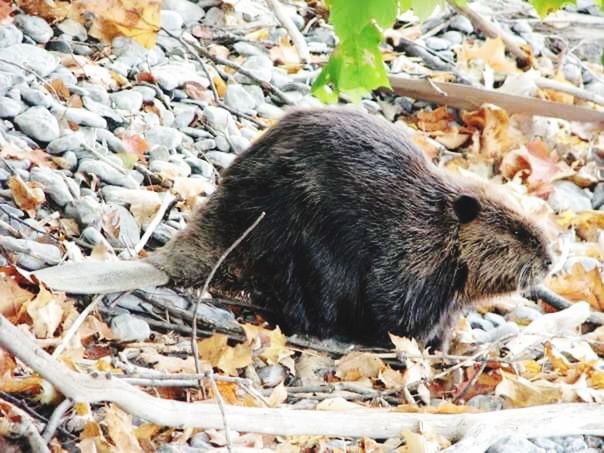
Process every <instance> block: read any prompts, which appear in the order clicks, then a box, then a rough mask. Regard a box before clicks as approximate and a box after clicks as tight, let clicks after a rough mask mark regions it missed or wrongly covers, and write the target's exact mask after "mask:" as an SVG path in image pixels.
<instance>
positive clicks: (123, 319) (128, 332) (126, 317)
mask: <svg viewBox="0 0 604 453" xmlns="http://www.w3.org/2000/svg"><path fill="white" fill-rule="evenodd" d="M111 332H112V333H113V335H114V336H115V338H116V339H117V340H120V341H143V340H146V339H147V338H149V336H150V335H151V329H150V328H149V324H147V322H146V321H144V320H143V319H141V318H137V317H135V316H132V315H131V314H128V313H124V314H122V315H118V316H116V317H115V318H113V319H112V320H111Z"/></svg>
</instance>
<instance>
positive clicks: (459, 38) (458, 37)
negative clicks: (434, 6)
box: [442, 30, 464, 46]
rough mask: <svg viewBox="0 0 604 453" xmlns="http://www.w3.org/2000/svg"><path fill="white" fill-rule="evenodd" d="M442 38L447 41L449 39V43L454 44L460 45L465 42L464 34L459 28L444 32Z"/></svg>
mask: <svg viewBox="0 0 604 453" xmlns="http://www.w3.org/2000/svg"><path fill="white" fill-rule="evenodd" d="M442 38H443V39H444V40H446V41H449V43H450V44H451V45H453V46H457V45H460V44H461V43H463V39H464V37H463V35H462V34H461V33H460V32H458V31H457V30H449V31H448V32H445V33H443V34H442Z"/></svg>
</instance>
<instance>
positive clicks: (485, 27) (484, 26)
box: [448, 0, 529, 67]
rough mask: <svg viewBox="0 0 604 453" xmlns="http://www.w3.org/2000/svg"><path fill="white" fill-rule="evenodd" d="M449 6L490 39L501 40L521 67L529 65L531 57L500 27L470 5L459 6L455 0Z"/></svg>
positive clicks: (450, 0)
mask: <svg viewBox="0 0 604 453" xmlns="http://www.w3.org/2000/svg"><path fill="white" fill-rule="evenodd" d="M448 3H449V6H451V7H452V8H453V9H454V10H455V11H457V12H458V13H459V14H462V15H464V16H466V17H467V18H468V19H470V21H472V23H473V24H474V25H476V26H477V27H478V28H480V29H481V30H482V31H483V33H484V34H485V35H487V36H488V37H489V38H497V37H499V38H501V40H502V41H503V43H504V44H505V47H507V49H508V50H509V51H510V52H511V53H512V55H514V56H515V57H516V59H518V60H519V66H521V67H525V66H527V65H528V64H529V55H528V54H527V53H526V52H525V51H524V50H523V49H522V48H521V47H520V46H519V45H518V44H517V42H516V41H515V40H514V39H513V38H512V37H511V36H510V35H509V34H508V33H506V32H505V31H504V30H502V29H501V28H500V27H499V26H498V25H496V24H495V23H493V22H491V21H490V20H488V19H486V18H484V17H482V16H481V15H480V14H478V13H477V12H476V11H474V10H473V9H472V8H471V7H470V5H467V6H461V5H458V4H457V3H456V2H455V1H454V0H448Z"/></svg>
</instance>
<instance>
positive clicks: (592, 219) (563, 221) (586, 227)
mask: <svg viewBox="0 0 604 453" xmlns="http://www.w3.org/2000/svg"><path fill="white" fill-rule="evenodd" d="M558 221H559V223H560V225H562V227H564V228H570V227H573V228H574V229H575V231H576V233H577V235H578V236H579V237H580V238H581V239H583V240H584V241H588V242H597V241H598V239H599V237H600V233H601V232H602V231H604V211H585V212H581V213H578V214H576V213H574V212H571V211H567V212H564V213H562V215H560V216H559V218H558Z"/></svg>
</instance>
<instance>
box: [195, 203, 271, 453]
mask: <svg viewBox="0 0 604 453" xmlns="http://www.w3.org/2000/svg"><path fill="white" fill-rule="evenodd" d="M265 215H266V213H265V212H262V213H261V214H260V215H259V216H258V218H257V219H256V221H255V222H254V223H252V224H251V225H250V226H249V227H248V228H247V229H246V230H245V231H244V232H243V234H242V235H241V236H239V238H237V240H236V241H235V242H233V244H231V246H230V247H229V248H228V249H226V250H225V251H224V253H223V254H222V255H221V256H220V258H218V261H216V264H215V265H214V267H213V268H212V271H211V272H210V275H208V277H207V278H206V281H205V283H204V284H203V288H202V290H201V295H200V297H198V298H197V300H196V301H195V306H194V307H193V325H192V328H193V332H192V334H191V349H192V350H193V360H194V361H195V371H196V372H197V373H198V374H201V364H200V363H199V351H198V350H197V315H198V310H199V304H200V303H201V298H202V297H203V295H204V294H206V293H207V292H208V288H209V287H210V283H211V281H212V279H213V278H214V275H215V274H216V272H217V271H218V268H219V267H220V265H221V264H222V262H223V261H224V260H225V259H226V258H227V256H229V254H230V253H231V252H232V251H233V250H235V248H236V247H237V246H238V245H239V244H241V242H242V241H243V240H244V239H245V238H246V237H247V235H248V234H250V233H251V232H252V230H253V229H254V228H256V226H258V224H259V223H260V221H261V220H262V219H263V218H264V216H265ZM209 379H210V383H211V384H212V391H213V392H214V393H215V398H216V401H217V402H218V407H219V408H220V413H221V415H222V419H223V424H224V436H225V438H226V441H227V449H228V450H229V452H230V451H232V449H233V445H232V443H231V435H230V433H229V425H228V423H227V419H226V414H225V410H224V401H223V400H222V395H220V392H219V391H218V387H217V386H216V381H215V380H214V378H213V376H209ZM202 385H203V384H202V382H201V381H199V386H200V387H201V386H202ZM202 390H203V389H202Z"/></svg>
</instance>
